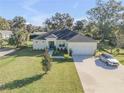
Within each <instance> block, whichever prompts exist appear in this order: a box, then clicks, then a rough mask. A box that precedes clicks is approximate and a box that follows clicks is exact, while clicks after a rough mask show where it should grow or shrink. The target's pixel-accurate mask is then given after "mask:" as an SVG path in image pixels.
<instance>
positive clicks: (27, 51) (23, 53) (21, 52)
mask: <svg viewBox="0 0 124 93" xmlns="http://www.w3.org/2000/svg"><path fill="white" fill-rule="evenodd" d="M43 53H44V52H43V51H40V50H39V51H35V50H33V49H32V48H23V49H18V50H16V51H14V52H12V53H9V54H7V55H5V56H2V57H0V59H5V58H8V57H11V56H15V57H23V56H25V57H26V56H28V57H30V56H32V57H33V56H37V57H41V56H42V55H43Z"/></svg>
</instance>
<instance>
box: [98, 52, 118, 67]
mask: <svg viewBox="0 0 124 93" xmlns="http://www.w3.org/2000/svg"><path fill="white" fill-rule="evenodd" d="M100 60H101V61H102V62H105V63H106V64H107V65H110V66H116V67H118V66H119V61H118V60H117V59H115V58H114V57H113V56H112V55H110V54H101V55H100Z"/></svg>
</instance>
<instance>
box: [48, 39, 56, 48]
mask: <svg viewBox="0 0 124 93" xmlns="http://www.w3.org/2000/svg"><path fill="white" fill-rule="evenodd" d="M54 47H55V45H54V41H49V48H50V49H53V48H54Z"/></svg>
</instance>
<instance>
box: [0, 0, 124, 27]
mask: <svg viewBox="0 0 124 93" xmlns="http://www.w3.org/2000/svg"><path fill="white" fill-rule="evenodd" d="M120 1H122V2H123V4H124V0H120ZM95 3H96V0H0V16H2V17H4V18H6V19H12V18H14V17H15V16H23V17H24V18H25V19H26V21H27V23H31V24H33V25H37V26H38V25H42V22H44V21H45V19H46V18H50V17H51V16H52V15H54V14H55V13H56V12H60V13H69V14H70V15H71V16H72V17H73V18H74V19H75V20H80V19H83V18H86V15H87V14H86V12H87V11H88V10H89V9H91V8H93V7H95Z"/></svg>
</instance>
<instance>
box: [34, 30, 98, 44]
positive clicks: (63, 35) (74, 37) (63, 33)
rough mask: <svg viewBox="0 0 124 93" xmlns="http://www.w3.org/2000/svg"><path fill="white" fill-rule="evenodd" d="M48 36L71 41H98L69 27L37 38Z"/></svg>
mask: <svg viewBox="0 0 124 93" xmlns="http://www.w3.org/2000/svg"><path fill="white" fill-rule="evenodd" d="M46 38H57V39H58V40H67V41H69V42H96V41H95V40H93V39H92V38H90V37H86V36H83V35H81V34H79V33H77V32H74V31H71V30H68V29H64V30H58V31H51V32H48V33H46V34H44V35H41V36H38V37H37V38H35V39H43V40H45V39H46Z"/></svg>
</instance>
